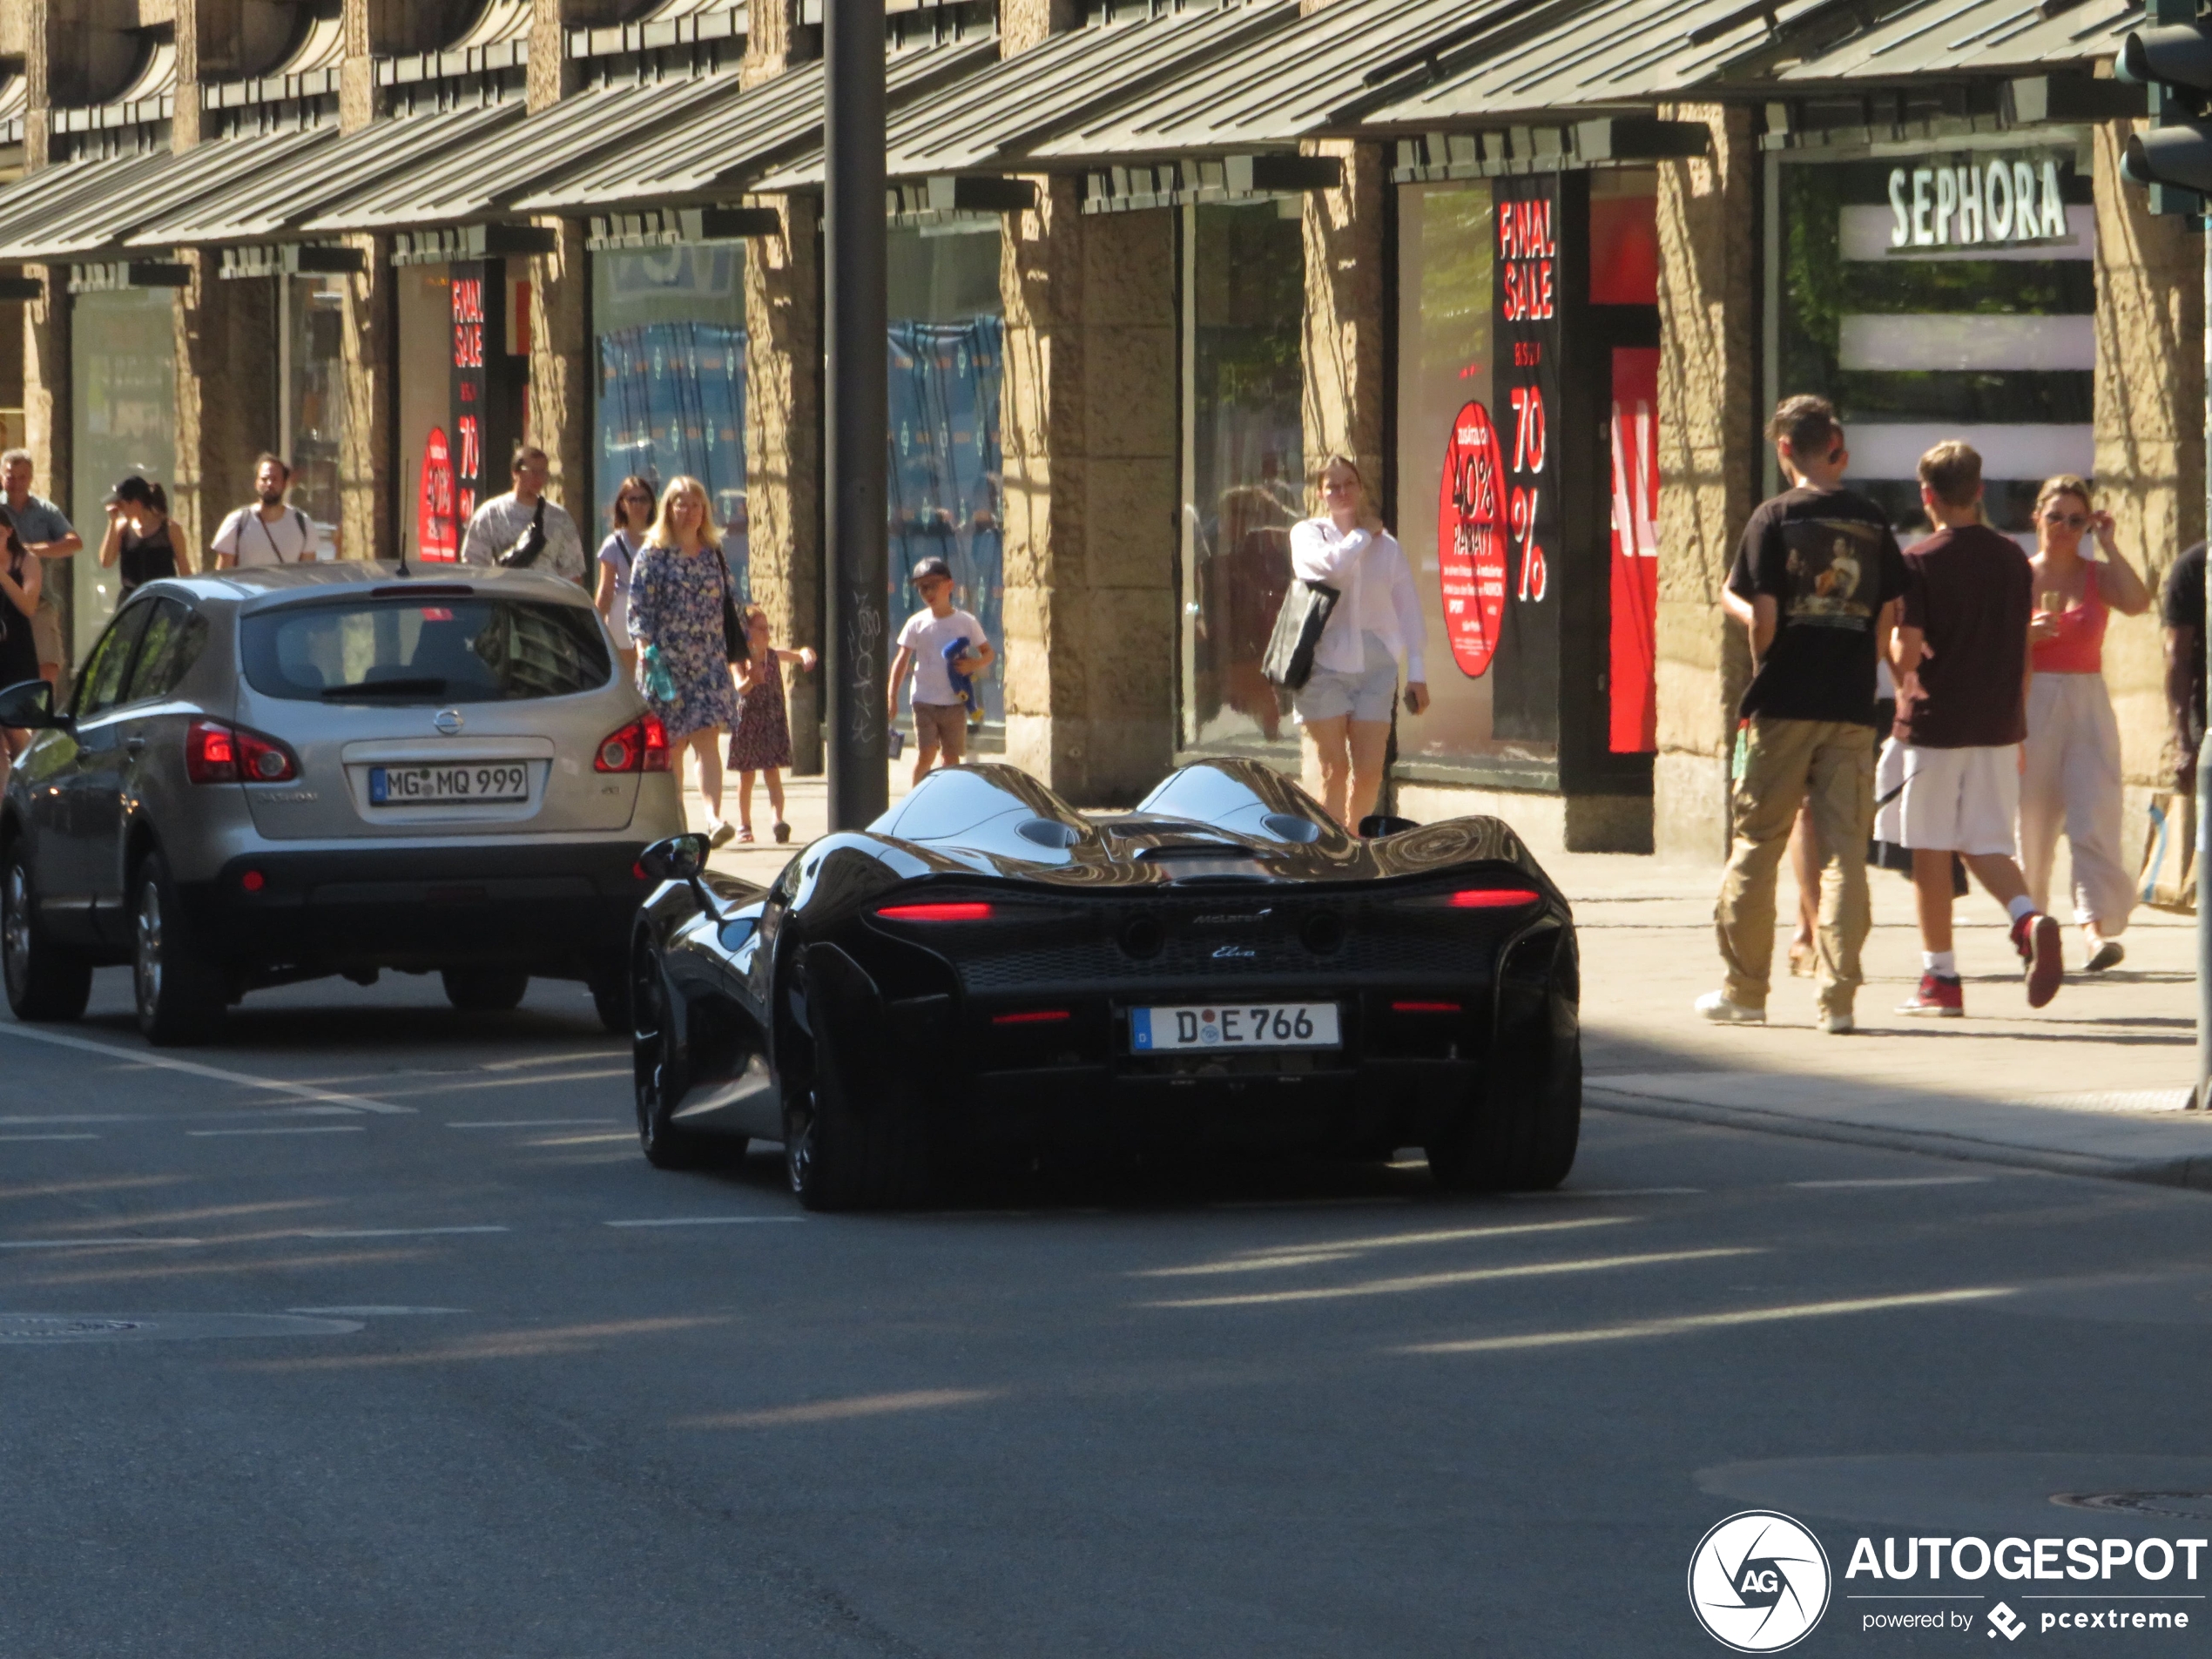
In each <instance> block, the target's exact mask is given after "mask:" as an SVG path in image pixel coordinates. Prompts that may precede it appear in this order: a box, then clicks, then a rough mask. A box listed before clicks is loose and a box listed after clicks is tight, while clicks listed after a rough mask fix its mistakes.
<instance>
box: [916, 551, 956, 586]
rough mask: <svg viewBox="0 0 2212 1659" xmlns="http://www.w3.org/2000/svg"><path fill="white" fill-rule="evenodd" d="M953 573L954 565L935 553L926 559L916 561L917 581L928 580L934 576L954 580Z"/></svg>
mask: <svg viewBox="0 0 2212 1659" xmlns="http://www.w3.org/2000/svg"><path fill="white" fill-rule="evenodd" d="M952 575H953V567H952V566H951V565H949V564H948V563H945V562H944V560H942V559H941V558H939V557H937V556H935V555H934V554H932V555H931V556H929V557H927V558H926V559H916V560H915V561H914V580H915V581H916V582H927V580H928V579H929V578H930V577H933V576H941V577H944V578H945V579H946V580H947V581H948V582H949V581H951V580H952Z"/></svg>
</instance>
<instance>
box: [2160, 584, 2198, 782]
mask: <svg viewBox="0 0 2212 1659" xmlns="http://www.w3.org/2000/svg"><path fill="white" fill-rule="evenodd" d="M2158 617H2159V620H2160V621H2161V622H2162V623H2164V624H2166V712H2167V715H2168V718H2170V719H2171V720H2172V722H2173V734H2172V737H2171V738H2170V740H2169V741H2170V742H2171V745H2172V747H2173V751H2174V752H2173V757H2172V762H2173V765H2172V770H2173V777H2174V787H2175V789H2177V790H2179V791H2181V792H2182V794H2184V795H2193V794H2195V792H2196V751H2197V745H2199V744H2201V743H2202V742H2203V741H2204V543H2202V542H2199V543H2196V545H2195V546H2194V547H2191V548H2188V549H2185V550H2183V551H2182V556H2181V557H2179V558H2177V559H2175V561H2174V565H2173V568H2172V569H2171V570H2168V571H2167V572H2166V585H2165V586H2164V587H2162V588H2161V589H2160V590H2159V595H2158Z"/></svg>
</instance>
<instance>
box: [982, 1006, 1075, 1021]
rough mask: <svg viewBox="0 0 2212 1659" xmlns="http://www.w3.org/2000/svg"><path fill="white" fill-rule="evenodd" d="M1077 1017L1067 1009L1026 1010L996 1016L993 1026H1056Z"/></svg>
mask: <svg viewBox="0 0 2212 1659" xmlns="http://www.w3.org/2000/svg"><path fill="white" fill-rule="evenodd" d="M1073 1018H1075V1015H1074V1014H1073V1013H1072V1012H1071V1011H1070V1010H1069V1009H1067V1008H1025V1009H1024V1010H1023V1011H1022V1012H1021V1013H1019V1014H994V1015H991V1023H992V1024H993V1025H1056V1024H1058V1023H1059V1022H1061V1021H1062V1020H1071V1019H1073Z"/></svg>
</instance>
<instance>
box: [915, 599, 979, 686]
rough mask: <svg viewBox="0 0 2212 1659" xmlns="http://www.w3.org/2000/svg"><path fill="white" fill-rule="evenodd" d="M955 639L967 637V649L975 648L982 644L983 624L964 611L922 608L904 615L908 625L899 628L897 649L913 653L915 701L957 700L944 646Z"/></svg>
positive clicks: (972, 649)
mask: <svg viewBox="0 0 2212 1659" xmlns="http://www.w3.org/2000/svg"><path fill="white" fill-rule="evenodd" d="M955 639H965V640H967V641H968V651H974V650H975V648H976V647H977V646H979V645H981V644H982V643H983V624H981V623H980V622H978V621H976V620H975V618H974V617H971V616H970V615H968V612H967V611H965V610H954V612H953V613H952V615H950V616H949V617H940V616H938V615H937V614H936V613H935V612H934V611H931V610H917V611H915V612H914V615H913V616H911V617H907V625H906V626H905V627H903V628H901V629H900V630H899V644H900V649H902V650H905V651H912V652H913V653H914V701H915V702H917V703H940V704H944V703H957V702H959V701H960V693H959V692H957V691H954V690H953V678H952V676H951V675H950V674H949V673H948V672H947V671H946V670H945V647H946V646H948V645H949V644H952V643H953V641H954V640H955Z"/></svg>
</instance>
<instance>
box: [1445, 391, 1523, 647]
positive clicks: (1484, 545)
mask: <svg viewBox="0 0 2212 1659" xmlns="http://www.w3.org/2000/svg"><path fill="white" fill-rule="evenodd" d="M1504 473H1505V458H1504V455H1503V454H1502V452H1501V450H1500V448H1499V446H1498V429H1497V428H1495V427H1494V426H1492V425H1491V424H1490V415H1489V411H1488V410H1487V409H1485V408H1483V407H1482V405H1480V403H1469V404H1467V406H1466V407H1465V408H1462V409H1460V412H1459V414H1458V415H1455V416H1453V421H1452V438H1451V442H1450V443H1449V444H1448V445H1447V447H1446V448H1445V451H1444V480H1443V483H1442V486H1441V488H1440V499H1439V500H1438V502H1437V505H1436V565H1437V571H1438V577H1439V580H1440V583H1441V585H1442V587H1443V590H1444V632H1445V637H1447V638H1448V639H1449V640H1450V641H1451V642H1452V660H1453V662H1455V663H1457V664H1459V665H1460V672H1461V673H1462V674H1465V675H1466V676H1467V678H1469V679H1476V678H1480V677H1481V675H1482V674H1483V673H1484V672H1485V671H1487V669H1488V668H1489V666H1490V659H1491V658H1492V657H1494V655H1496V653H1497V650H1498V631H1499V627H1500V625H1501V624H1502V623H1503V621H1504V619H1505V614H1506V516H1505V503H1504V490H1503V489H1502V488H1501V484H1502V482H1503V476H1504Z"/></svg>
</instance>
